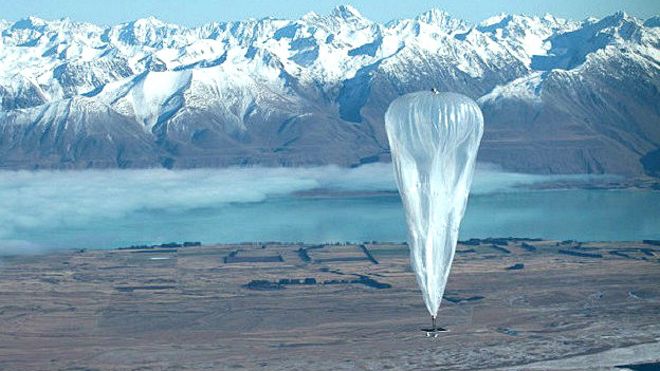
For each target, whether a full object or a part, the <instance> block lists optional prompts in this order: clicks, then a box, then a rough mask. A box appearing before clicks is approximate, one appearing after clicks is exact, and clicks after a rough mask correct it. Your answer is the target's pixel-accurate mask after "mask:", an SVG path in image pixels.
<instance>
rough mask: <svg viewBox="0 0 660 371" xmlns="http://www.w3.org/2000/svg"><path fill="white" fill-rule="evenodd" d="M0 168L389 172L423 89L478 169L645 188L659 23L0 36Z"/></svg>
mask: <svg viewBox="0 0 660 371" xmlns="http://www.w3.org/2000/svg"><path fill="white" fill-rule="evenodd" d="M0 33H1V37H0V168H4V169H40V168H58V169H59V168H115V167H119V168H135V167H160V166H162V167H166V168H194V167H223V166H232V165H264V166H311V165H321V164H338V165H341V166H358V165H360V164H364V163H369V162H375V161H388V160H389V149H388V145H387V139H386V135H385V132H384V124H383V116H384V112H385V110H386V109H387V107H388V105H389V103H390V102H391V101H392V100H393V99H395V98H396V97H397V96H400V95H402V94H405V93H408V92H413V91H418V90H425V89H431V88H437V89H438V90H441V91H454V92H459V93H463V94H466V95H468V96H470V97H472V98H474V99H475V100H477V102H478V103H479V104H480V106H481V107H482V110H483V112H484V117H485V128H486V130H485V135H484V139H483V142H482V147H481V150H480V155H479V161H482V162H490V163H495V164H499V165H501V166H502V167H503V168H505V169H508V170H513V171H521V172H533V173H612V174H623V175H629V176H640V175H643V174H648V175H654V176H658V175H659V174H660V93H659V89H660V77H659V73H660V17H657V16H656V17H652V18H648V19H646V20H642V19H638V18H635V17H632V16H630V15H627V14H625V13H623V12H619V13H615V14H613V15H610V16H606V17H603V18H601V19H595V18H589V19H586V20H583V21H573V20H565V19H561V18H557V17H554V16H552V15H546V16H543V17H536V16H534V17H532V16H524V15H505V14H503V15H498V16H495V17H492V18H489V19H487V20H484V21H482V22H480V23H478V24H471V23H469V22H466V21H463V20H460V19H457V18H453V17H451V16H450V15H448V14H447V13H445V12H442V11H439V10H435V9H434V10H430V11H428V12H426V13H423V14H421V15H419V16H418V17H416V18H414V19H400V20H394V21H390V22H388V23H385V24H381V23H377V22H372V21H370V20H369V19H367V18H366V17H364V16H363V15H361V14H360V13H359V12H358V11H357V10H356V9H355V8H353V7H351V6H339V7H337V8H335V9H334V10H333V11H332V12H331V13H330V14H328V15H319V14H316V13H308V14H306V15H304V16H303V17H301V18H300V19H296V20H282V19H273V18H265V19H258V20H255V19H248V20H243V21H236V22H224V23H210V24H205V25H202V26H199V27H183V26H179V25H175V24H169V23H166V22H163V21H161V20H158V19H155V18H145V19H138V20H135V21H133V22H128V23H124V24H119V25H114V26H99V25H94V24H89V23H79V22H73V21H71V20H69V19H60V20H43V19H39V18H35V17H29V18H26V19H22V20H19V21H16V22H10V21H0Z"/></svg>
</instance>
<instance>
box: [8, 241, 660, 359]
mask: <svg viewBox="0 0 660 371" xmlns="http://www.w3.org/2000/svg"><path fill="white" fill-rule="evenodd" d="M659 282H660V246H656V245H654V244H653V241H650V242H648V243H642V242H629V243H621V242H616V243H614V242H611V243H610V242H604V243H577V242H572V241H565V242H557V241H531V240H515V239H487V240H471V241H466V242H465V243H464V244H460V245H459V247H458V250H457V254H456V260H455V262H454V267H453V270H452V274H451V276H450V279H449V284H448V288H447V292H446V293H445V299H446V300H445V301H444V302H443V305H442V306H441V308H440V313H439V324H440V325H441V326H443V327H446V328H448V329H449V330H450V331H449V332H447V333H443V334H442V335H441V336H440V337H438V338H435V339H434V338H427V337H425V334H424V333H423V332H421V331H420V328H422V327H427V326H428V325H429V318H428V313H427V312H426V309H425V307H424V305H423V303H422V298H421V294H420V292H419V291H418V289H417V286H416V282H415V278H414V276H413V274H412V272H411V271H410V268H409V265H408V256H407V248H406V246H405V245H400V244H365V245H338V246H335V245H332V246H331V245H322V246H309V245H289V244H263V245H262V244H242V245H215V246H194V247H185V248H183V247H170V248H141V249H123V250H96V251H77V252H67V253H58V254H50V255H41V256H16V257H3V258H1V259H0V369H2V370H126V369H135V370H152V369H153V370H161V369H166V370H181V369H184V370H185V369H210V370H214V369H249V370H253V369H257V370H258V369H268V370H270V369H276V370H277V369H282V370H284V369H286V370H317V369H323V370H344V369H346V370H348V369H361V370H383V369H397V370H398V369H414V370H430V369H443V370H447V369H464V370H475V369H497V368H500V369H507V370H508V369H525V370H528V369H571V370H572V369H575V370H580V369H612V368H614V367H616V366H622V365H635V364H640V363H647V364H648V363H651V364H653V363H657V362H658V361H660V346H659V344H660V343H659V340H660V339H659V338H660V321H659V318H660V285H659V284H658V283H659ZM629 367H630V368H632V369H635V367H637V366H629ZM639 369H641V368H639Z"/></svg>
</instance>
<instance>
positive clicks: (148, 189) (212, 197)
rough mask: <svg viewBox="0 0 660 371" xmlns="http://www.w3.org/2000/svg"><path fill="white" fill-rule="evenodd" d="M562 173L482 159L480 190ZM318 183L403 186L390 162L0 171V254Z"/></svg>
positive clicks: (341, 187) (350, 187)
mask: <svg viewBox="0 0 660 371" xmlns="http://www.w3.org/2000/svg"><path fill="white" fill-rule="evenodd" d="M559 178H562V179H565V178H567V177H566V176H562V177H559V176H541V175H527V174H515V173H506V172H501V171H498V170H496V169H495V168H493V167H488V166H480V167H479V168H478V170H477V174H476V176H475V184H474V186H473V193H481V194H483V193H493V192H502V191H509V190H511V189H513V187H515V186H517V185H525V184H533V183H539V182H543V181H548V180H555V179H559ZM568 178H572V177H571V176H568ZM573 178H574V177H573ZM315 189H325V190H336V191H395V190H396V187H395V185H394V181H393V176H392V168H391V164H384V163H377V164H370V165H365V166H362V167H359V168H355V169H347V168H340V167H336V166H324V167H314V168H227V169H193V170H165V169H145V170H84V171H43V170H40V171H0V255H7V254H13V253H18V252H20V253H29V252H40V251H42V250H41V249H40V247H39V246H38V245H36V244H34V243H32V242H30V241H26V240H25V239H23V240H20V239H17V238H16V237H15V235H16V232H23V233H22V235H25V234H26V233H25V232H26V231H28V232H29V231H38V230H40V229H43V228H48V229H57V228H75V227H76V226H81V225H86V223H90V222H92V221H98V220H104V219H119V218H122V217H125V216H127V215H129V214H131V213H134V212H138V211H140V210H163V211H167V210H172V209H176V210H194V209H202V208H215V207H221V206H222V205H224V204H228V203H250V202H260V201H264V200H265V199H267V198H268V197H273V196H286V195H290V194H292V193H295V192H300V191H311V190H315ZM28 234H29V233H28Z"/></svg>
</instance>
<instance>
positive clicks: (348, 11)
mask: <svg viewBox="0 0 660 371" xmlns="http://www.w3.org/2000/svg"><path fill="white" fill-rule="evenodd" d="M330 15H331V16H334V17H338V18H343V19H352V18H364V17H363V16H362V14H360V12H359V11H358V10H357V9H355V8H354V7H352V6H351V5H339V6H337V7H335V8H334V9H333V10H332V12H331V13H330Z"/></svg>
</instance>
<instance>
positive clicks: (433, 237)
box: [385, 91, 484, 317]
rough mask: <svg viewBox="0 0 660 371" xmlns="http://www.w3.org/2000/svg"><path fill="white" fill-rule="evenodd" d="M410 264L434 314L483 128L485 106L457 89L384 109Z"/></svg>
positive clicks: (425, 93) (422, 95) (401, 99)
mask: <svg viewBox="0 0 660 371" xmlns="http://www.w3.org/2000/svg"><path fill="white" fill-rule="evenodd" d="M385 128H386V130H387V138H388V140H389V143H390V151H391V154H392V164H393V165H394V172H395V178H396V183H397V186H398V188H399V193H400V194H401V199H402V201H403V206H404V209H405V213H406V221H407V224H408V246H409V248H410V261H411V265H412V267H413V269H414V271H415V273H416V276H417V283H418V284H419V286H420V288H421V290H422V294H423V295H424V302H425V304H426V308H427V309H428V310H429V313H431V315H432V316H433V317H435V316H436V315H437V313H438V308H439V307H440V302H441V300H442V295H443V293H444V291H445V285H446V284H447V278H448V276H449V270H450V268H451V263H452V260H453V259H454V252H455V250H456V243H457V241H458V229H459V226H460V224H461V220H462V219H463V214H464V212H465V207H466V205H467V199H468V195H469V193H470V185H471V184H472V175H473V173H474V167H475V163H476V158H477V150H478V149H479V143H480V141H481V136H482V135H483V131H484V120H483V115H482V113H481V109H480V108H479V106H478V105H477V103H475V102H474V101H473V100H472V99H470V98H468V97H466V96H464V95H460V94H455V93H437V92H434V91H423V92H417V93H412V94H407V95H404V96H401V97H399V98H397V99H396V100H394V102H392V104H390V107H389V108H388V110H387V112H386V113H385Z"/></svg>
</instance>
